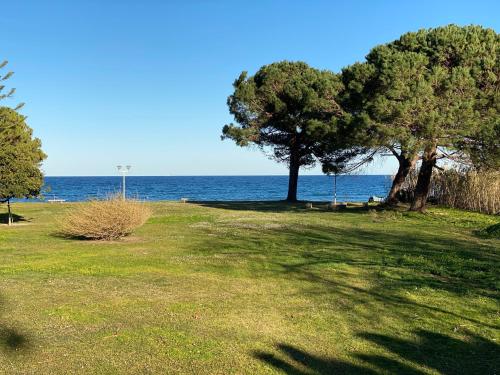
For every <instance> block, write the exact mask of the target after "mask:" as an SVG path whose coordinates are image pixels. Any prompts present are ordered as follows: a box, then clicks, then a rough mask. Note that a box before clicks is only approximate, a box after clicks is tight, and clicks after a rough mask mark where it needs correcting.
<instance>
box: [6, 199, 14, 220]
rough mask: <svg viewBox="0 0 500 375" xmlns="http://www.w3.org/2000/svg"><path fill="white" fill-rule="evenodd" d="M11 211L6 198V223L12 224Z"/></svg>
mask: <svg viewBox="0 0 500 375" xmlns="http://www.w3.org/2000/svg"><path fill="white" fill-rule="evenodd" d="M12 221H13V220H12V212H11V210H10V199H7V225H9V226H10V225H12Z"/></svg>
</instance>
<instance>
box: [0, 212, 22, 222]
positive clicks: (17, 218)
mask: <svg viewBox="0 0 500 375" xmlns="http://www.w3.org/2000/svg"><path fill="white" fill-rule="evenodd" d="M8 220H9V214H8V213H7V212H2V213H0V225H1V224H5V225H7V222H8ZM12 221H13V222H14V223H19V222H28V221H29V220H28V219H26V218H25V217H24V216H21V215H17V214H14V213H13V214H12Z"/></svg>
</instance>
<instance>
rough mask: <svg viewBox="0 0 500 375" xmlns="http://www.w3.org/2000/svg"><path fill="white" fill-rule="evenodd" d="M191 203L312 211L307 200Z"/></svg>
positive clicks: (210, 205) (243, 208)
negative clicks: (308, 207)
mask: <svg viewBox="0 0 500 375" xmlns="http://www.w3.org/2000/svg"><path fill="white" fill-rule="evenodd" d="M190 203H193V204H196V205H198V206H202V207H210V208H218V209H224V210H231V211H257V212H301V211H310V210H309V209H307V208H306V202H305V201H304V202H302V201H299V202H294V203H290V202H287V201H233V202H229V201H192V202H190ZM317 206H318V208H319V207H322V208H325V207H326V206H327V203H325V202H317Z"/></svg>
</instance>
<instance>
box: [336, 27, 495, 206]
mask: <svg viewBox="0 0 500 375" xmlns="http://www.w3.org/2000/svg"><path fill="white" fill-rule="evenodd" d="M499 51H500V47H499V35H498V34H497V33H496V32H495V31H494V30H491V29H484V28H482V27H479V26H467V27H459V26H455V25H449V26H444V27H439V28H435V29H426V30H420V31H418V32H414V33H407V34H404V35H403V36H402V37H401V38H400V39H398V40H396V41H394V42H391V43H389V44H386V45H382V46H378V47H375V48H374V49H373V50H372V51H371V52H370V53H369V54H368V56H367V58H366V62H365V63H362V64H355V65H353V66H352V67H349V68H347V69H345V70H344V72H343V81H344V84H345V86H346V94H345V99H344V100H345V102H346V103H347V105H350V106H351V107H350V108H349V109H350V111H351V112H353V113H355V116H356V118H357V119H358V121H361V122H362V123H364V124H365V128H366V129H367V132H371V133H372V134H374V137H373V138H372V142H373V144H378V145H380V146H385V147H386V148H388V149H389V150H390V151H391V152H392V153H393V154H394V155H395V156H396V157H397V158H398V160H399V162H400V166H399V170H398V174H397V175H396V178H395V180H394V183H393V189H391V193H390V194H389V199H391V198H395V195H392V193H394V191H395V190H398V188H399V186H400V184H401V183H402V181H404V177H406V174H407V173H408V171H409V170H410V169H411V168H412V167H413V166H414V165H415V163H416V162H417V160H418V158H419V157H420V158H421V160H422V164H421V167H420V172H419V176H418V182H417V185H416V188H415V194H414V195H415V198H414V201H413V202H412V206H411V209H412V210H419V211H421V210H423V209H424V208H425V203H426V200H427V196H428V193H429V188H430V181H431V176H432V170H433V168H434V167H436V163H437V160H438V159H439V158H442V157H445V156H447V155H449V152H440V150H447V151H449V150H453V149H458V148H460V147H461V145H463V144H464V140H467V139H471V140H474V139H476V142H475V143H476V144H481V141H482V139H481V137H482V135H481V134H485V129H487V128H492V127H494V124H496V123H498V118H499V109H498V95H499V94H498V91H499V89H498V88H499V81H500V78H499V77H500V70H499V67H500V63H499ZM486 133H487V132H486ZM489 134H492V133H491V132H490V133H489ZM477 137H479V138H480V139H479V140H478V139H477ZM491 137H493V136H491ZM487 145H489V146H490V148H493V149H494V146H491V142H490V143H487ZM463 149H464V150H466V148H463ZM478 149H479V150H486V149H488V147H482V148H481V147H479V148H478ZM468 150H469V151H471V155H472V150H473V148H472V147H470V148H468ZM488 154H490V155H491V153H490V152H488ZM398 185H399V186H398Z"/></svg>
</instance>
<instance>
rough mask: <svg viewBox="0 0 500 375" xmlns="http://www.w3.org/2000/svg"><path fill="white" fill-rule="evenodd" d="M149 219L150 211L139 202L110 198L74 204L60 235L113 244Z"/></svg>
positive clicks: (62, 221)
mask: <svg viewBox="0 0 500 375" xmlns="http://www.w3.org/2000/svg"><path fill="white" fill-rule="evenodd" d="M150 216H151V209H150V208H149V207H148V206H147V205H146V204H145V203H144V202H141V201H138V200H128V199H127V200H122V199H120V198H119V197H116V196H113V197H110V198H107V199H104V200H93V201H89V202H84V203H77V204H76V206H75V207H74V208H73V209H71V210H70V211H69V212H68V213H67V214H66V215H65V216H64V217H63V218H62V220H61V222H60V226H61V234H62V235H64V236H66V237H72V238H80V239H88V240H116V239H120V238H123V237H125V236H128V235H130V234H131V233H132V232H133V231H134V230H135V229H137V228H139V227H140V226H142V225H143V224H144V223H145V222H146V221H147V220H148V218H149V217H150Z"/></svg>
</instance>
